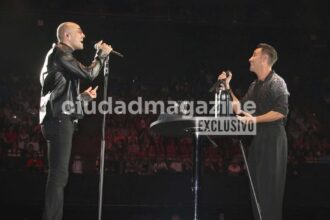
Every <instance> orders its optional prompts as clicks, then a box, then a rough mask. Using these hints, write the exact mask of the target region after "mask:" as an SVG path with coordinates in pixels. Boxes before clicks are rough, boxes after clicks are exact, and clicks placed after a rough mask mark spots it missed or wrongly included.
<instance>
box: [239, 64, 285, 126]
mask: <svg viewBox="0 0 330 220" xmlns="http://www.w3.org/2000/svg"><path fill="white" fill-rule="evenodd" d="M289 95H290V93H289V91H288V89H287V86H286V83H285V81H284V79H283V78H282V77H280V76H279V75H278V74H276V73H275V72H274V71H273V70H272V71H271V72H270V73H269V74H268V76H267V77H266V79H265V80H264V81H261V80H255V81H253V82H252V83H251V85H250V87H249V89H248V91H247V93H246V94H245V96H244V97H243V98H242V99H241V100H240V102H241V105H242V106H243V105H244V103H245V102H246V101H253V102H255V104H256V111H255V113H254V114H253V116H259V115H263V114H265V113H267V112H269V111H275V112H279V113H281V114H283V115H285V116H287V114H288V112H289V104H288V98H289ZM243 110H244V109H243ZM279 121H282V122H283V123H285V121H286V118H284V119H281V120H279Z"/></svg>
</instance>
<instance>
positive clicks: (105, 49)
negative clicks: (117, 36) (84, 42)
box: [95, 40, 112, 57]
mask: <svg viewBox="0 0 330 220" xmlns="http://www.w3.org/2000/svg"><path fill="white" fill-rule="evenodd" d="M95 47H96V48H95V49H97V50H98V51H99V52H98V55H99V56H100V57H106V56H108V55H109V54H110V53H111V51H112V47H111V45H108V44H106V43H103V40H101V41H99V42H97V43H96V45H95Z"/></svg>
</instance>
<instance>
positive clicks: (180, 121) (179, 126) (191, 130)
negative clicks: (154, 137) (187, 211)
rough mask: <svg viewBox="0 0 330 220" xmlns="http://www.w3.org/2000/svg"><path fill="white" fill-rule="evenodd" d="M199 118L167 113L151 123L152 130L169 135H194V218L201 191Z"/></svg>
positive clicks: (196, 218)
mask: <svg viewBox="0 0 330 220" xmlns="http://www.w3.org/2000/svg"><path fill="white" fill-rule="evenodd" d="M196 122H197V120H196V119H195V118H194V117H189V118H183V117H181V116H171V115H166V116H165V117H164V118H161V117H160V118H158V120H157V121H155V122H153V123H151V125H150V129H151V131H153V132H155V133H158V134H160V135H163V136H168V137H183V136H194V139H195V145H194V150H193V187H192V191H193V203H194V204H193V206H194V218H193V219H194V220H198V219H199V210H198V208H199V192H200V181H199V177H200V173H201V146H200V145H199V134H198V130H197V129H196V128H197V126H196V125H197V123H196Z"/></svg>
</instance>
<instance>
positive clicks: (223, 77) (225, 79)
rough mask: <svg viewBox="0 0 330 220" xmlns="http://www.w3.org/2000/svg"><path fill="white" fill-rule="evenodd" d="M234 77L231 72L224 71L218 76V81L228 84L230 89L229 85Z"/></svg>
mask: <svg viewBox="0 0 330 220" xmlns="http://www.w3.org/2000/svg"><path fill="white" fill-rule="evenodd" d="M232 76H233V74H232V73H231V71H230V70H226V71H222V73H221V74H220V75H219V76H218V81H222V82H223V83H225V84H226V87H227V88H230V87H229V83H230V80H231V78H232Z"/></svg>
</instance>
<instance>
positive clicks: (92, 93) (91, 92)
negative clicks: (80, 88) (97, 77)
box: [83, 86, 99, 99]
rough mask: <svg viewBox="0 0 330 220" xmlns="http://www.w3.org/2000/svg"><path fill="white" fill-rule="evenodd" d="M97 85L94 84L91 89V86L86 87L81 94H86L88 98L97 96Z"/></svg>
mask: <svg viewBox="0 0 330 220" xmlns="http://www.w3.org/2000/svg"><path fill="white" fill-rule="evenodd" d="M98 88H99V87H98V86H96V87H95V88H94V89H92V87H91V86H90V87H89V88H88V89H86V90H85V91H84V92H83V96H88V97H89V98H90V99H95V98H96V97H97V93H96V91H97V89H98Z"/></svg>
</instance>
